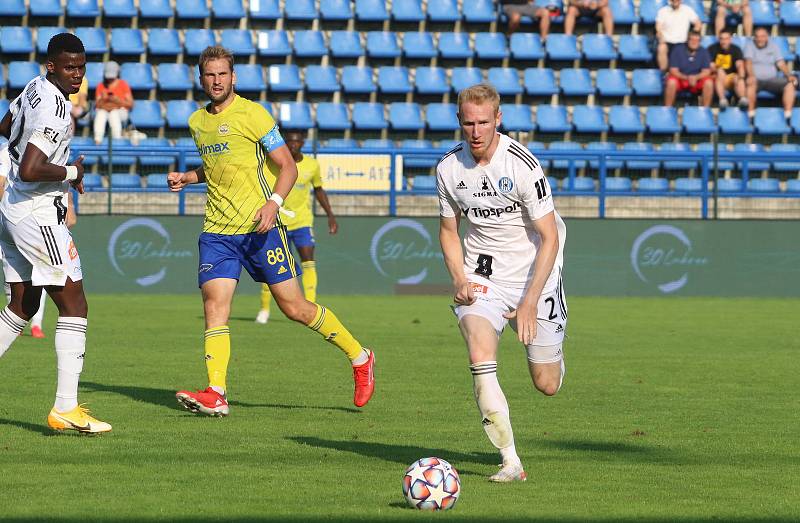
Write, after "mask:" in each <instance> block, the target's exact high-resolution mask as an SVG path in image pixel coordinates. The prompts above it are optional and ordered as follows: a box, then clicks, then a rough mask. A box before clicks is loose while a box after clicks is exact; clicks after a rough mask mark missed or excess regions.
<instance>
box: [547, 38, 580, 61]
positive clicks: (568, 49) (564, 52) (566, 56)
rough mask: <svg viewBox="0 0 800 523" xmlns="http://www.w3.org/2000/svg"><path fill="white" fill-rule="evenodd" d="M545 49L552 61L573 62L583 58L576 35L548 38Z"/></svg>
mask: <svg viewBox="0 0 800 523" xmlns="http://www.w3.org/2000/svg"><path fill="white" fill-rule="evenodd" d="M544 48H545V50H546V51H547V58H548V59H550V60H558V61H562V60H563V61H573V60H580V58H581V53H580V52H579V51H578V42H577V40H576V39H575V35H565V34H558V33H556V34H551V35H550V36H548V37H547V41H546V42H545V44H544Z"/></svg>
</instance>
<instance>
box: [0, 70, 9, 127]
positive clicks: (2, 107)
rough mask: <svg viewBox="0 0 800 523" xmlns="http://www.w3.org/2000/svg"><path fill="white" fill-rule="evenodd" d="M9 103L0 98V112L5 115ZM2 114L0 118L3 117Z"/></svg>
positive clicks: (0, 83) (0, 82)
mask: <svg viewBox="0 0 800 523" xmlns="http://www.w3.org/2000/svg"><path fill="white" fill-rule="evenodd" d="M0 80H2V79H0ZM0 85H3V83H2V81H0ZM10 104H11V102H9V101H8V100H0V114H2V115H3V116H5V115H6V113H7V112H8V107H9V105H10ZM3 116H0V118H3Z"/></svg>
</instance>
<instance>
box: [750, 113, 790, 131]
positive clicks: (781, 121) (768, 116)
mask: <svg viewBox="0 0 800 523" xmlns="http://www.w3.org/2000/svg"><path fill="white" fill-rule="evenodd" d="M753 123H754V124H755V127H756V131H757V132H758V134H763V135H781V134H791V132H792V129H791V128H790V127H789V126H788V125H787V123H786V119H785V118H784V117H783V109H782V108H779V107H759V108H757V109H756V116H755V118H754V119H753Z"/></svg>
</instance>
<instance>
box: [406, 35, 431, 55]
mask: <svg viewBox="0 0 800 523" xmlns="http://www.w3.org/2000/svg"><path fill="white" fill-rule="evenodd" d="M437 54H438V53H437V51H436V46H434V45H433V36H431V34H430V33H427V32H423V31H418V32H409V33H406V34H405V36H404V37H403V55H405V57H406V58H433V57H435V56H436V55H437Z"/></svg>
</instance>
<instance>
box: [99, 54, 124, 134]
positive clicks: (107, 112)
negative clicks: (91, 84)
mask: <svg viewBox="0 0 800 523" xmlns="http://www.w3.org/2000/svg"><path fill="white" fill-rule="evenodd" d="M94 99H95V105H94V108H95V111H94V112H95V114H94V141H95V143H97V144H99V143H100V142H102V141H103V137H104V136H105V132H106V123H108V126H109V127H110V128H111V137H112V138H122V126H123V125H124V124H125V123H126V122H127V121H128V111H130V110H131V108H132V107H133V94H132V93H131V88H130V86H129V85H128V82H126V81H125V80H123V79H121V78H120V77H119V64H118V63H117V62H114V61H110V62H106V65H105V67H104V68H103V81H102V83H100V84H98V86H97V90H96V91H95V98H94Z"/></svg>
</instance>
